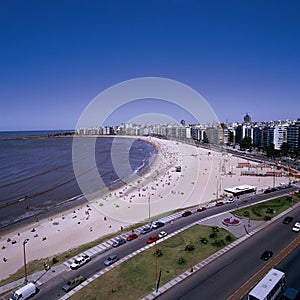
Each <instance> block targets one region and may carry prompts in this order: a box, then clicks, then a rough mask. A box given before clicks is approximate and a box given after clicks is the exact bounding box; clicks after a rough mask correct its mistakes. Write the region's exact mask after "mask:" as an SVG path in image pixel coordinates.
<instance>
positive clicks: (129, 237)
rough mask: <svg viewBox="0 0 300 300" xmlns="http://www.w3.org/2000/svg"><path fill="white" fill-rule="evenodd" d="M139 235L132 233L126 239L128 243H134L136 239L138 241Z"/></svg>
mask: <svg viewBox="0 0 300 300" xmlns="http://www.w3.org/2000/svg"><path fill="white" fill-rule="evenodd" d="M137 238H138V235H137V234H136V233H131V234H129V236H128V237H127V238H126V240H127V241H132V240H134V239H137Z"/></svg>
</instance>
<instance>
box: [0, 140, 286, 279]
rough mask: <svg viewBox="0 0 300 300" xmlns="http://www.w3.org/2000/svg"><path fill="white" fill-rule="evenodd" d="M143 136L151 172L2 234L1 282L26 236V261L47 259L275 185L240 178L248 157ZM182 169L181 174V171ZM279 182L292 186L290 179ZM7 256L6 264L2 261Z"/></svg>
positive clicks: (15, 261) (16, 261)
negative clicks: (234, 189) (228, 194)
mask: <svg viewBox="0 0 300 300" xmlns="http://www.w3.org/2000/svg"><path fill="white" fill-rule="evenodd" d="M135 138H136V137H135ZM140 138H142V140H143V141H146V140H148V142H151V145H152V146H154V144H155V146H156V147H157V148H156V151H157V154H156V156H155V159H154V161H153V162H152V164H151V165H150V166H149V168H148V171H147V172H146V173H144V174H143V175H141V176H137V177H136V180H135V181H133V182H129V183H128V184H126V185H124V186H122V187H121V188H118V189H116V190H114V191H111V192H108V193H107V194H105V195H104V196H103V197H101V198H97V199H95V201H93V202H86V203H82V204H81V205H79V206H76V207H73V208H70V209H68V210H67V211H64V212H59V213H55V214H53V215H52V216H51V217H46V218H43V219H40V220H39V222H36V223H34V222H33V223H30V224H27V225H21V226H20V227H18V228H13V229H12V230H9V231H5V232H1V237H0V280H1V279H4V278H6V277H7V276H8V275H9V274H11V273H14V272H15V271H16V270H17V269H18V268H19V267H20V266H22V265H23V262H22V259H23V257H22V255H21V253H22V242H23V241H24V240H25V239H27V238H29V241H28V243H27V246H26V250H27V253H28V254H27V261H30V260H34V259H40V258H45V257H49V256H53V255H56V254H58V253H61V252H64V251H66V250H69V249H71V248H76V247H78V246H80V245H82V244H85V243H87V242H90V241H93V240H95V239H97V238H99V237H101V236H104V235H107V234H110V233H117V232H118V231H120V229H121V228H123V229H125V230H126V226H128V225H132V224H135V223H137V222H139V221H145V220H149V218H152V219H154V216H156V215H158V214H161V213H164V212H167V211H171V210H174V209H179V208H182V209H183V208H184V207H189V206H196V205H203V204H205V203H207V202H210V201H211V200H214V199H216V198H218V197H219V196H220V195H222V194H224V188H226V187H227V188H228V187H230V186H233V185H241V184H244V183H248V184H252V185H255V186H257V187H258V190H259V189H262V188H267V187H268V186H271V185H272V182H273V177H271V178H261V177H254V176H252V177H251V178H250V177H248V176H241V169H239V168H237V166H238V164H239V162H245V161H246V160H245V159H241V158H237V157H234V156H232V155H226V156H223V155H222V154H220V153H217V152H214V151H212V150H208V149H203V148H197V147H195V146H194V145H187V144H183V143H179V142H177V141H170V140H161V139H157V138H153V137H140ZM223 164H224V165H223ZM177 165H180V166H181V169H182V170H181V172H176V170H175V166H177ZM221 173H222V176H221V177H220V175H221ZM219 178H220V179H219ZM279 180H280V182H284V181H286V182H287V181H288V178H280V179H279ZM277 181H278V180H277ZM150 204H151V207H150ZM150 208H151V209H150ZM33 229H34V231H33ZM8 238H9V239H10V241H9V242H8ZM44 238H45V239H44ZM12 241H15V243H14V244H12ZM3 247H4V248H3ZM3 257H5V258H7V262H3V261H2V258H3Z"/></svg>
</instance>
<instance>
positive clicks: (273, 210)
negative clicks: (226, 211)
mask: <svg viewBox="0 0 300 300" xmlns="http://www.w3.org/2000/svg"><path fill="white" fill-rule="evenodd" d="M299 200H300V199H299V197H296V196H283V197H279V198H276V199H273V200H270V201H266V202H262V203H258V204H254V205H252V206H248V207H245V208H242V209H238V210H235V211H234V212H233V214H234V215H236V216H239V217H244V218H249V219H250V220H257V221H269V220H271V219H272V218H273V217H275V216H277V215H278V214H280V213H282V212H283V211H285V210H287V209H288V208H290V207H291V206H293V205H294V204H295V203H297V202H299Z"/></svg>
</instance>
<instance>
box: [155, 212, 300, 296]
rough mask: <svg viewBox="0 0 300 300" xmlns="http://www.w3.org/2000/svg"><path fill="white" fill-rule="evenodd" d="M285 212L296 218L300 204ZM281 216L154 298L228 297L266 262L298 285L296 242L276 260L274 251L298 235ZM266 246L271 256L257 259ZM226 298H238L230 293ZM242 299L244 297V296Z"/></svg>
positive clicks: (278, 250)
mask: <svg viewBox="0 0 300 300" xmlns="http://www.w3.org/2000/svg"><path fill="white" fill-rule="evenodd" d="M289 215H291V216H293V217H294V220H300V207H298V208H297V209H295V210H294V211H293V212H291V213H289ZM282 219H283V218H281V219H279V220H277V221H276V222H272V223H271V224H270V225H269V226H267V227H266V228H265V229H263V230H261V231H260V232H258V233H257V234H255V235H254V236H253V237H251V238H250V239H247V240H246V241H245V242H243V243H241V244H240V245H239V246H237V247H235V248H233V249H232V250H230V251H228V252H227V253H225V254H224V255H222V256H221V257H220V258H218V259H217V260H215V261H214V262H213V263H212V264H210V265H208V266H206V267H205V268H204V269H202V270H201V271H199V272H196V273H195V274H193V276H191V277H189V278H188V279H187V280H185V281H183V282H181V283H179V284H178V285H176V286H175V287H173V288H172V289H170V290H169V291H167V292H166V293H164V294H163V295H162V296H160V297H159V298H158V299H160V300H165V299H166V300H167V299H181V300H190V299H214V300H224V299H228V298H229V297H230V296H231V295H233V294H234V293H235V292H236V291H239V289H240V287H241V286H242V285H243V284H244V283H245V282H247V281H248V280H249V278H251V277H252V276H254V275H255V274H256V273H257V272H258V271H260V270H261V269H262V268H263V267H264V266H265V265H266V264H269V265H268V266H267V269H271V268H272V267H275V268H276V267H277V266H278V268H279V269H281V270H283V271H285V272H286V273H287V276H288V280H287V286H290V287H294V288H300V282H299V270H300V267H299V268H298V269H297V268H296V266H299V264H300V258H299V256H300V255H299V254H300V246H299V244H298V247H297V248H296V249H295V250H294V251H293V252H292V253H291V254H290V255H288V256H287V257H286V258H285V259H284V260H283V261H282V262H279V261H277V260H276V254H278V253H279V252H280V250H282V249H283V248H284V247H286V246H288V245H289V244H290V243H291V242H292V241H293V240H294V239H295V238H296V237H298V235H299V233H295V232H292V230H291V227H292V224H293V223H294V222H292V223H291V224H289V225H286V224H282ZM266 249H271V250H272V251H273V253H274V256H273V258H271V259H270V260H269V261H268V262H266V261H263V260H261V259H260V255H261V254H262V252H263V251H264V250H266ZM295 268H296V269H295ZM230 299H241V298H240V297H232V298H230ZM242 299H247V297H244V298H242Z"/></svg>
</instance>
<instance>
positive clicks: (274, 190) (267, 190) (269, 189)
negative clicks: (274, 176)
mask: <svg viewBox="0 0 300 300" xmlns="http://www.w3.org/2000/svg"><path fill="white" fill-rule="evenodd" d="M276 191H277V189H276V188H275V187H274V188H268V189H266V190H265V191H264V193H265V194H269V193H272V192H276Z"/></svg>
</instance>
